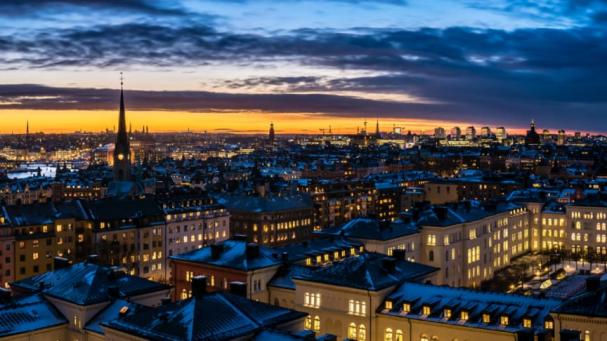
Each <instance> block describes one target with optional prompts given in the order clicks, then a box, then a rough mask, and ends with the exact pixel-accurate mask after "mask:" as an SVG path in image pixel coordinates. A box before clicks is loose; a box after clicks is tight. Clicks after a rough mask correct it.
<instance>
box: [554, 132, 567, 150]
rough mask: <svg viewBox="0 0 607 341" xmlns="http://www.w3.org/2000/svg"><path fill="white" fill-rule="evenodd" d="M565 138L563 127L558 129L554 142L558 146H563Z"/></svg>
mask: <svg viewBox="0 0 607 341" xmlns="http://www.w3.org/2000/svg"><path fill="white" fill-rule="evenodd" d="M566 140H567V136H566V135H565V131H564V130H563V129H560V130H559V133H558V136H557V140H556V144H558V145H559V146H563V145H565V142H566Z"/></svg>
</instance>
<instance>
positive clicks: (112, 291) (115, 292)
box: [107, 285, 120, 298]
mask: <svg viewBox="0 0 607 341" xmlns="http://www.w3.org/2000/svg"><path fill="white" fill-rule="evenodd" d="M107 294H108V295H109V296H110V297H112V298H119V297H120V289H119V288H118V286H117V285H110V286H108V287H107Z"/></svg>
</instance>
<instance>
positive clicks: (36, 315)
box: [0, 294, 68, 337]
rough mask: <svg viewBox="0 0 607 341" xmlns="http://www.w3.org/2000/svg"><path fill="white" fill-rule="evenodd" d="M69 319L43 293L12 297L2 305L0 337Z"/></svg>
mask: <svg viewBox="0 0 607 341" xmlns="http://www.w3.org/2000/svg"><path fill="white" fill-rule="evenodd" d="M66 323H68V321H67V320H66V319H65V318H64V317H63V315H62V314H61V313H60V312H59V311H58V310H57V309H55V307H54V306H53V305H52V304H51V303H49V302H48V301H47V300H45V299H44V298H43V297H42V296H41V295H39V294H35V295H30V296H24V297H20V298H16V299H11V300H10V301H9V302H7V303H4V304H2V305H0V337H7V336H10V335H15V334H22V333H27V332H33V331H37V330H41V329H45V328H51V327H54V326H58V325H62V324H66Z"/></svg>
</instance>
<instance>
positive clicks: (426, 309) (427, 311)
mask: <svg viewBox="0 0 607 341" xmlns="http://www.w3.org/2000/svg"><path fill="white" fill-rule="evenodd" d="M431 312H432V311H431V310H430V307H429V306H427V305H425V306H423V307H422V315H426V316H428V315H430V313H431Z"/></svg>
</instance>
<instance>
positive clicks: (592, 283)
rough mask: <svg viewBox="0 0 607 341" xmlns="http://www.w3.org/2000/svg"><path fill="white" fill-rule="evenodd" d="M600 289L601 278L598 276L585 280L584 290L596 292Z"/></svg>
mask: <svg viewBox="0 0 607 341" xmlns="http://www.w3.org/2000/svg"><path fill="white" fill-rule="evenodd" d="M600 287H601V278H600V277H598V276H592V277H588V278H586V290H587V291H596V290H598V289H599V288H600Z"/></svg>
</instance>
